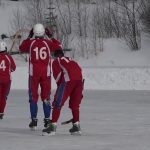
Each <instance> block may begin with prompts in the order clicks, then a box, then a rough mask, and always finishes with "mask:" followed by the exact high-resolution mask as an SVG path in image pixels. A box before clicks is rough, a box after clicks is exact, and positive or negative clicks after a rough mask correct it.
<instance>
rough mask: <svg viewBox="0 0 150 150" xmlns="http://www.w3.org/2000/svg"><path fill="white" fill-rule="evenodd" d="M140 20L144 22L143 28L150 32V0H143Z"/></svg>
mask: <svg viewBox="0 0 150 150" xmlns="http://www.w3.org/2000/svg"><path fill="white" fill-rule="evenodd" d="M140 14H141V15H140V20H141V21H142V24H143V26H144V27H143V30H144V31H145V32H147V33H149V34H150V1H149V0H143V1H142V3H141V10H140Z"/></svg>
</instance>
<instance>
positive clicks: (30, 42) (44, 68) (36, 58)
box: [19, 38, 62, 76]
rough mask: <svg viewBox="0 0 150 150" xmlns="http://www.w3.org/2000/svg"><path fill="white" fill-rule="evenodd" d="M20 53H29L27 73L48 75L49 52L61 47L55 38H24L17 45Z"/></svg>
mask: <svg viewBox="0 0 150 150" xmlns="http://www.w3.org/2000/svg"><path fill="white" fill-rule="evenodd" d="M19 49H20V51H21V52H22V53H29V74H30V75H31V76H40V75H45V76H50V68H51V53H52V52H54V51H55V50H56V49H62V48H61V44H60V42H58V41H57V40H47V39H44V38H35V39H26V40H24V41H23V42H22V44H21V45H20V47H19Z"/></svg>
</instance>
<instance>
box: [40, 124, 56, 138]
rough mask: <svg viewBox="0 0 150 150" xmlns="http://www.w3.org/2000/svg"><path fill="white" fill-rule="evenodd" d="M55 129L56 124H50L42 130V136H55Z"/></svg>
mask: <svg viewBox="0 0 150 150" xmlns="http://www.w3.org/2000/svg"><path fill="white" fill-rule="evenodd" d="M56 128H57V125H56V123H50V124H49V126H48V127H47V128H46V129H43V131H42V135H43V136H44V135H50V136H52V135H55V134H56Z"/></svg>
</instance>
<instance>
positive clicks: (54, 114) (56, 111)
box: [52, 108, 61, 122]
mask: <svg viewBox="0 0 150 150" xmlns="http://www.w3.org/2000/svg"><path fill="white" fill-rule="evenodd" d="M60 111H61V108H54V109H53V112H52V122H57V121H58V119H59V116H60Z"/></svg>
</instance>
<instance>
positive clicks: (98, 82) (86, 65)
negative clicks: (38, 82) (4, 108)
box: [0, 1, 150, 90]
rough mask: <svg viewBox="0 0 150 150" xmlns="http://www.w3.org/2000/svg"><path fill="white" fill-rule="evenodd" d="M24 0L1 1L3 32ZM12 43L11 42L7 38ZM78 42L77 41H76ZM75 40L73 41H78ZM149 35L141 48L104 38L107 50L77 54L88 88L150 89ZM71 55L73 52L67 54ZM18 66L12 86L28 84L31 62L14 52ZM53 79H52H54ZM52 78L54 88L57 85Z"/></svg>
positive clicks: (20, 87)
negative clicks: (137, 48) (130, 48)
mask: <svg viewBox="0 0 150 150" xmlns="http://www.w3.org/2000/svg"><path fill="white" fill-rule="evenodd" d="M17 7H22V2H11V1H2V5H1V6H0V18H1V20H2V21H1V24H0V33H1V34H2V33H8V31H9V27H8V25H9V24H10V18H11V14H12V11H13V10H14V8H16V9H17ZM4 14H5V15H4ZM6 42H7V44H8V45H9V46H10V45H11V42H10V41H7V40H6ZM75 44H76V41H75ZM75 44H74V45H75ZM149 47H150V37H148V36H146V35H142V45H141V50H140V51H136V52H135V51H131V50H129V48H128V47H127V45H126V44H125V43H124V42H123V41H121V40H117V39H113V38H112V39H107V40H106V39H105V40H104V52H101V53H99V54H98V55H97V56H93V55H92V56H90V58H89V59H86V58H82V57H79V58H75V60H76V61H77V62H79V64H80V65H81V66H82V68H83V75H84V78H85V89H92V90H96V89H97V90H149V89H150V50H149ZM68 55H72V54H68ZM14 59H15V62H16V64H17V70H16V72H14V73H13V74H12V76H13V78H12V79H13V80H12V89H27V88H28V85H27V84H28V63H25V62H24V61H23V59H22V57H18V56H14ZM52 81H53V80H52ZM55 88H56V85H55V82H54V81H53V82H52V89H55Z"/></svg>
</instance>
